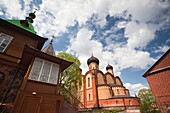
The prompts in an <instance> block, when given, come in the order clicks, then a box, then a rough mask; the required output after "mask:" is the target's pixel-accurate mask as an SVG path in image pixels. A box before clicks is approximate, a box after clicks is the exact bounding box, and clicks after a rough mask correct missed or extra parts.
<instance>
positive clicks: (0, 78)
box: [0, 72, 5, 84]
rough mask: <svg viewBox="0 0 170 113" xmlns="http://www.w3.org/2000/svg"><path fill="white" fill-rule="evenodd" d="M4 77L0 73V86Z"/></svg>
mask: <svg viewBox="0 0 170 113" xmlns="http://www.w3.org/2000/svg"><path fill="white" fill-rule="evenodd" d="M4 79H5V75H4V74H3V73H1V72H0V84H1V83H2V82H3V81H4Z"/></svg>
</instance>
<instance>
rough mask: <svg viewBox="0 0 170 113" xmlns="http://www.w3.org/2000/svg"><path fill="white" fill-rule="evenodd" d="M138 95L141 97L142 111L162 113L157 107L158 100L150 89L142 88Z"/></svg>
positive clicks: (143, 112) (142, 112)
mask: <svg viewBox="0 0 170 113" xmlns="http://www.w3.org/2000/svg"><path fill="white" fill-rule="evenodd" d="M138 97H139V98H140V99H141V107H140V112H141V113H160V111H159V110H158V109H157V108H156V101H155V98H154V96H153V94H152V91H151V90H150V89H145V88H144V89H141V90H140V91H139V92H138Z"/></svg>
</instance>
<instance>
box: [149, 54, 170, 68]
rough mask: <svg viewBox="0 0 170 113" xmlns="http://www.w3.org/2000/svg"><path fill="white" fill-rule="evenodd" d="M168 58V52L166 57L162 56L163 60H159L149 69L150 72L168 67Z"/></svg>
mask: <svg viewBox="0 0 170 113" xmlns="http://www.w3.org/2000/svg"><path fill="white" fill-rule="evenodd" d="M169 57H170V52H169V53H168V54H167V55H166V56H164V57H163V59H161V60H160V61H159V62H158V63H157V64H156V66H155V67H153V68H152V69H151V71H153V70H157V69H160V68H163V67H167V66H170V58H169Z"/></svg>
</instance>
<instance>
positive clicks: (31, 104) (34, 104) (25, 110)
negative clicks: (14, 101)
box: [20, 96, 41, 113]
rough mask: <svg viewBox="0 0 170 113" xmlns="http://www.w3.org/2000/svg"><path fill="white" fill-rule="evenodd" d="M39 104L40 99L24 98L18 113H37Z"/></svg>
mask: <svg viewBox="0 0 170 113" xmlns="http://www.w3.org/2000/svg"><path fill="white" fill-rule="evenodd" d="M40 102H41V98H40V97H33V96H25V98H24V100H23V103H22V106H21V110H20V113H39V106H40Z"/></svg>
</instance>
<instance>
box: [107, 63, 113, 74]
mask: <svg viewBox="0 0 170 113" xmlns="http://www.w3.org/2000/svg"><path fill="white" fill-rule="evenodd" d="M106 71H107V72H109V73H110V74H112V75H114V73H113V66H111V65H109V64H108V65H107V67H106Z"/></svg>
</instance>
